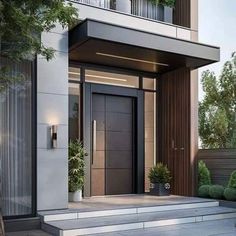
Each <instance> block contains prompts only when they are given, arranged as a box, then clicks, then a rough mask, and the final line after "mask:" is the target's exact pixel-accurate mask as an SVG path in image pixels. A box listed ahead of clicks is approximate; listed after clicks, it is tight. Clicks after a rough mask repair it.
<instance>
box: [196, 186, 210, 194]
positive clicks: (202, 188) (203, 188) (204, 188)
mask: <svg viewBox="0 0 236 236" xmlns="http://www.w3.org/2000/svg"><path fill="white" fill-rule="evenodd" d="M210 187H211V186H210V185H202V186H200V187H199V189H198V196H199V197H209V196H210V195H209V190H210Z"/></svg>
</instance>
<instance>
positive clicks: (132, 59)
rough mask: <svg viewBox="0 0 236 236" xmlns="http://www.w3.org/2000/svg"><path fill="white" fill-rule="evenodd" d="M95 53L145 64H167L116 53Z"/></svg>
mask: <svg viewBox="0 0 236 236" xmlns="http://www.w3.org/2000/svg"><path fill="white" fill-rule="evenodd" d="M96 54H97V55H99V56H105V57H112V58H117V59H122V60H129V61H135V62H143V63H147V64H152V65H160V66H169V65H168V64H165V63H159V62H153V61H146V60H141V59H137V58H132V57H124V56H118V55H113V54H107V53H101V52H96Z"/></svg>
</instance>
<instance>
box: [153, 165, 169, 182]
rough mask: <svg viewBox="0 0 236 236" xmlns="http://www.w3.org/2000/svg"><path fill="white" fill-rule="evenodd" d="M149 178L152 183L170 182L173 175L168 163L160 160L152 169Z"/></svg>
mask: <svg viewBox="0 0 236 236" xmlns="http://www.w3.org/2000/svg"><path fill="white" fill-rule="evenodd" d="M148 178H149V180H150V182H151V183H159V184H166V183H170V180H171V175H170V171H169V169H168V167H167V165H164V164H163V163H161V162H159V163H157V165H156V166H153V167H152V168H151V169H150V172H149V175H148Z"/></svg>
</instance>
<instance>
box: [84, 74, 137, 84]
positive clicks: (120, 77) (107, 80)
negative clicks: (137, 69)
mask: <svg viewBox="0 0 236 236" xmlns="http://www.w3.org/2000/svg"><path fill="white" fill-rule="evenodd" d="M85 82H90V83H97V84H107V85H115V86H122V87H129V88H138V87H139V77H138V76H131V75H125V74H117V73H110V72H104V71H95V70H85Z"/></svg>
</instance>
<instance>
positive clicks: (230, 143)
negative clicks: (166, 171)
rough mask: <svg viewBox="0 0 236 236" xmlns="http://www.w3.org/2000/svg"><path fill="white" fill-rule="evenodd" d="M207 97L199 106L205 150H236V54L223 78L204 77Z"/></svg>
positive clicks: (210, 73)
mask: <svg viewBox="0 0 236 236" xmlns="http://www.w3.org/2000/svg"><path fill="white" fill-rule="evenodd" d="M201 82H202V86H203V91H204V93H205V97H204V99H203V101H202V102H200V104H199V135H200V138H201V142H202V148H233V147H236V53H233V54H232V58H231V60H230V61H227V62H226V63H225V64H224V67H223V70H222V72H221V75H220V76H219V78H217V77H216V75H215V74H214V72H210V71H209V70H207V71H205V72H203V74H202V79H201Z"/></svg>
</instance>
